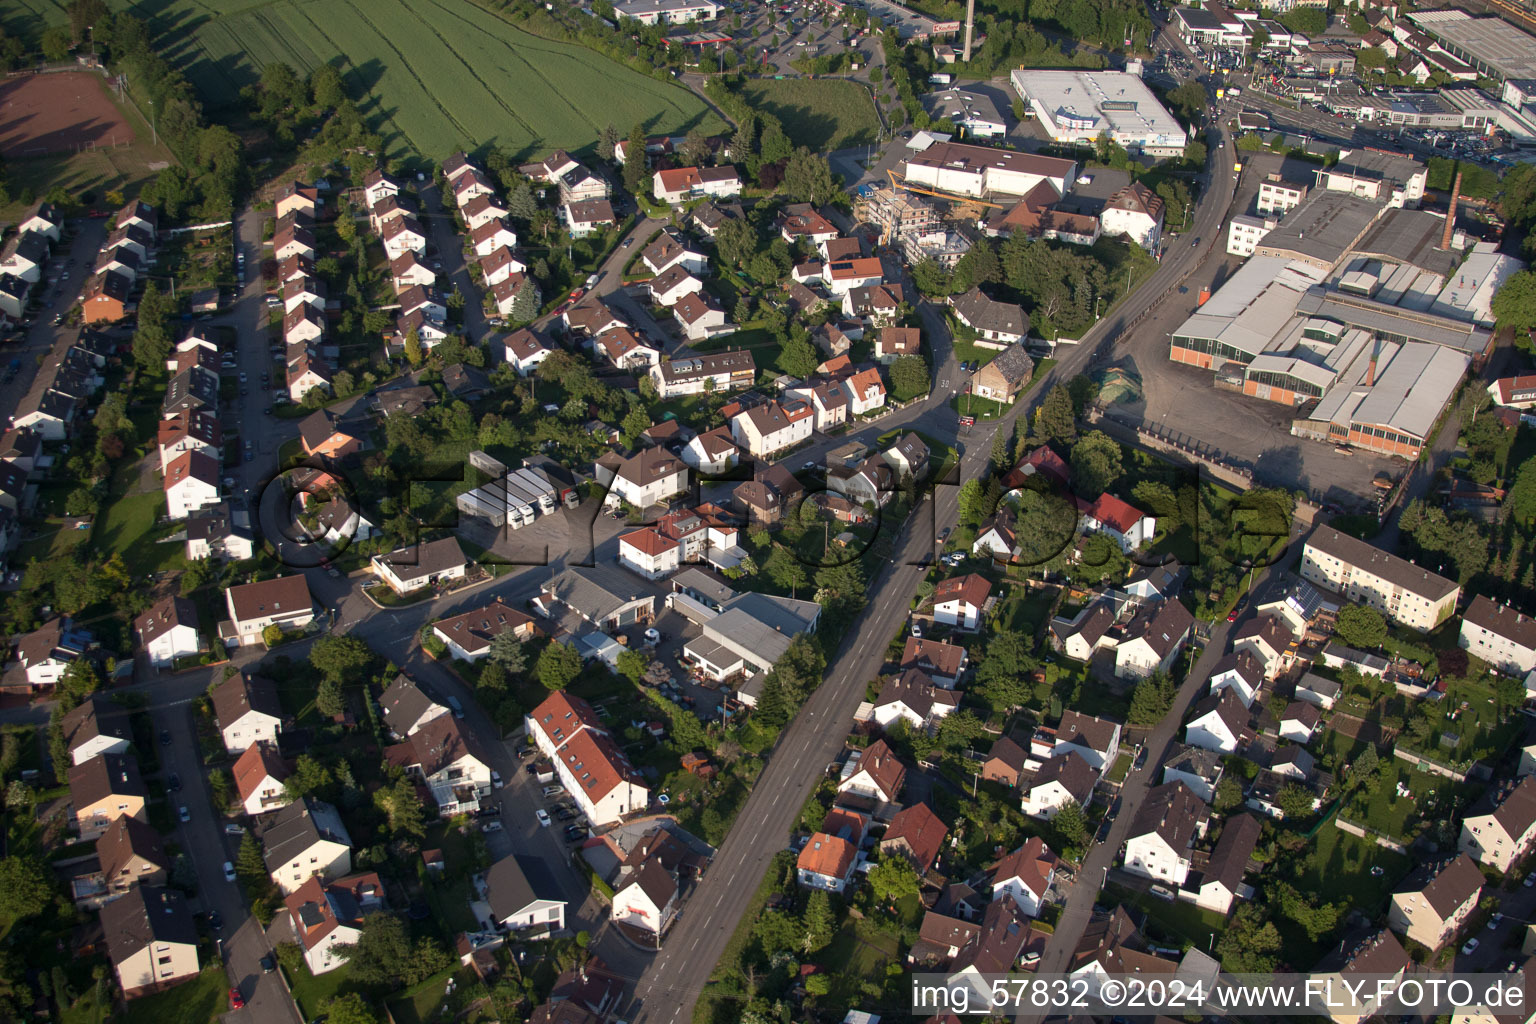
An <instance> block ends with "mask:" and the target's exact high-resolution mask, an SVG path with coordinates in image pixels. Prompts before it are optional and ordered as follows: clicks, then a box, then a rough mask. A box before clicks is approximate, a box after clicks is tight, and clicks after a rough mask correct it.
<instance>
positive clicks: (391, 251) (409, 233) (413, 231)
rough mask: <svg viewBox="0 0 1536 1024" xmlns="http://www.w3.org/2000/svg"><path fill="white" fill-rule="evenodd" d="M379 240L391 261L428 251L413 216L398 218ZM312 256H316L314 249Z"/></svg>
mask: <svg viewBox="0 0 1536 1024" xmlns="http://www.w3.org/2000/svg"><path fill="white" fill-rule="evenodd" d="M379 240H380V241H381V242H382V243H383V244H384V255H385V256H386V257H388V258H389V259H390V260H396V259H399V258H400V256H402V255H403V254H405V253H407V252H415V253H425V252H426V251H427V235H426V232H425V231H423V230H422V227H421V222H420V221H418V220H417V219H416V218H415V217H411V216H404V217H396V218H394V219H393V220H391V221H390V222H389V223H387V224H385V225H384V226H383V228H382V230H380V232H379ZM310 254H311V255H313V254H314V250H313V247H311V249H310ZM278 258H279V259H281V258H282V257H281V256H279V257H278Z"/></svg>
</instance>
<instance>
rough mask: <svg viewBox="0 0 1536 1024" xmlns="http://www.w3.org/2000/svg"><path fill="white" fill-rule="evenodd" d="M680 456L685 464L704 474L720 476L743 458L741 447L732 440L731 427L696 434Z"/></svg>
mask: <svg viewBox="0 0 1536 1024" xmlns="http://www.w3.org/2000/svg"><path fill="white" fill-rule="evenodd" d="M680 457H681V458H682V460H683V463H684V465H686V466H688V468H689V469H692V470H694V471H695V472H696V473H698V474H700V475H702V476H706V477H707V476H720V475H722V474H724V473H726V472H728V471H729V470H731V469H732V468H733V467H735V466H736V464H737V463H738V462H739V461H740V460H741V449H740V448H738V447H736V443H735V442H734V441H732V440H731V431H730V428H729V427H716V428H715V429H713V430H707V431H705V432H704V433H702V434H696V435H694V437H693V439H692V440H690V441H689V442H688V445H687V447H685V448H684V449H683V451H682V454H681V456H680Z"/></svg>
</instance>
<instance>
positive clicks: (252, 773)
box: [231, 742, 291, 816]
mask: <svg viewBox="0 0 1536 1024" xmlns="http://www.w3.org/2000/svg"><path fill="white" fill-rule="evenodd" d="M231 774H233V775H234V777H235V792H236V794H238V795H239V797H240V805H241V806H242V807H244V808H245V813H246V814H249V815H252V816H254V815H257V814H266V813H268V812H269V811H275V810H277V808H279V807H284V806H286V805H288V804H289V803H290V802H291V801H290V800H289V799H288V790H287V788H286V787H285V786H284V785H283V782H284V780H286V779H287V778H288V768H287V766H286V765H284V764H283V759H282V758H281V757H279V756H278V753H277V747H275V746H273V745H272V744H270V743H265V742H257V743H252V744H251V745H250V746H249V747H247V748H246V750H245V753H243V754H241V755H240V756H239V758H237V759H236V760H235V766H234V768H233V769H232V770H231Z"/></svg>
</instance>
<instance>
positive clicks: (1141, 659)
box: [1115, 598, 1195, 679]
mask: <svg viewBox="0 0 1536 1024" xmlns="http://www.w3.org/2000/svg"><path fill="white" fill-rule="evenodd" d="M1194 626H1195V617H1194V616H1193V615H1191V614H1190V613H1189V609H1187V608H1185V607H1184V605H1183V603H1182V602H1181V601H1179V599H1178V598H1170V599H1168V600H1166V601H1163V602H1162V603H1161V604H1158V605H1154V606H1152V607H1150V608H1143V609H1142V610H1141V611H1140V612H1138V613H1137V615H1136V617H1135V618H1134V619H1132V620H1131V624H1130V625H1129V626H1127V627H1126V630H1125V636H1124V637H1123V638H1122V639H1121V640H1120V643H1119V645H1118V646H1117V647H1116V648H1115V675H1116V676H1117V677H1118V678H1120V679H1145V678H1146V677H1148V676H1150V675H1153V674H1154V673H1157V672H1167V671H1169V670H1170V669H1171V668H1172V667H1173V662H1174V659H1175V658H1177V657H1178V656H1179V652H1180V651H1182V650H1183V649H1184V644H1185V642H1186V641H1187V640H1188V639H1189V637H1190V635H1191V634H1192V633H1193V631H1194Z"/></svg>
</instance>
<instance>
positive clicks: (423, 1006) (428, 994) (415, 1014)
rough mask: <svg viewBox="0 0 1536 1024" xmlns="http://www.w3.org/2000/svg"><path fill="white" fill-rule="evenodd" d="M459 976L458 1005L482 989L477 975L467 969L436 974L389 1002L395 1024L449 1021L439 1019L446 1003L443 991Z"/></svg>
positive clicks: (455, 969) (454, 1001) (423, 1023)
mask: <svg viewBox="0 0 1536 1024" xmlns="http://www.w3.org/2000/svg"><path fill="white" fill-rule="evenodd" d="M455 974H457V976H458V989H457V991H456V992H455V993H454V996H453V999H452V1002H453V1003H454V1005H458V1004H459V1003H460V1002H461V1001H463V1000H464V999H465V998H466V996H467V993H468V990H469V989H473V988H477V987H479V986H480V982H479V980H478V979H477V978H476V977H475V975H474V972H473V971H470V970H468V969H467V968H457V967H456V968H453V969H452V970H447V971H443V972H442V973H441V974H434V975H433V976H432V977H430V978H428V979H427V980H426V981H423V982H421V983H420V984H418V985H416V986H415V987H414V988H409V989H406V990H405V991H404V992H402V993H401V994H400V995H399V996H397V997H396V998H394V999H391V1000H390V1001H389V1015H390V1017H391V1018H392V1019H393V1020H394V1021H395V1024H426V1022H427V1021H429V1020H445V1019H449V1018H448V1017H443V1016H441V1015H436V1011H437V1009H438V1007H440V1006H442V1005H443V1003H444V1002H445V1000H444V996H443V991H444V989H445V988H447V985H448V979H449V978H450V977H452V976H454V975H455Z"/></svg>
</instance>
